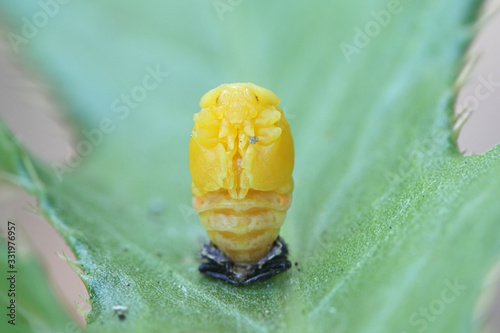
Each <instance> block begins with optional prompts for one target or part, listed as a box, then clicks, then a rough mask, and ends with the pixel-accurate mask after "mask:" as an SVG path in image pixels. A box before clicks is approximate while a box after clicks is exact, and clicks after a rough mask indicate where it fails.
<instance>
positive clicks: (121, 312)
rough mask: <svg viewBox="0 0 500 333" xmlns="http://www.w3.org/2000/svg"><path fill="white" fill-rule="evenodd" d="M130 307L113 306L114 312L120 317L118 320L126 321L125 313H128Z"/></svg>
mask: <svg viewBox="0 0 500 333" xmlns="http://www.w3.org/2000/svg"><path fill="white" fill-rule="evenodd" d="M127 309H128V307H126V306H125V305H114V306H113V312H114V313H115V314H116V315H117V316H118V319H120V320H124V319H125V318H126V317H127V316H126V315H125V312H126V311H127Z"/></svg>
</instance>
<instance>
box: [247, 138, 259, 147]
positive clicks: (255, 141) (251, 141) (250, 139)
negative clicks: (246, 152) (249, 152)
mask: <svg viewBox="0 0 500 333" xmlns="http://www.w3.org/2000/svg"><path fill="white" fill-rule="evenodd" d="M248 142H250V143H251V144H253V145H254V144H256V143H257V142H259V138H258V137H256V136H250V137H248Z"/></svg>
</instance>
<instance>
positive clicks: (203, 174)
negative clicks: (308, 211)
mask: <svg viewBox="0 0 500 333" xmlns="http://www.w3.org/2000/svg"><path fill="white" fill-rule="evenodd" d="M279 102H280V100H279V98H278V97H277V96H276V95H275V94H274V93H272V92H271V91H269V90H267V89H264V88H261V87H259V86H256V85H254V84H252V83H233V84H223V85H221V86H219V87H217V88H215V89H213V90H211V91H209V92H208V93H207V94H205V95H204V96H203V97H202V98H201V101H200V107H201V111H200V112H199V113H197V114H195V115H194V121H195V124H194V128H193V131H192V134H191V140H190V143H189V169H190V172H191V177H192V178H193V182H192V185H191V189H192V192H193V207H194V209H195V210H196V211H197V212H198V213H199V214H200V221H201V224H202V225H203V227H204V228H205V229H206V230H207V233H208V236H209V238H210V240H211V241H212V242H213V243H214V244H215V245H217V247H218V248H219V249H220V250H221V251H222V252H223V253H224V254H226V255H227V256H228V257H229V258H231V259H232V260H233V261H234V262H238V263H252V262H256V261H258V260H259V259H260V258H262V257H263V256H265V255H266V254H267V253H268V252H269V250H270V249H271V247H272V244H273V242H274V241H275V240H276V238H277V237H278V234H279V231H280V228H281V225H282V224H283V222H284V220H285V216H286V211H287V209H288V208H289V207H290V204H291V200H292V191H293V179H292V171H293V163H294V149H293V140H292V135H291V132H290V127H289V125H288V122H287V121H286V119H285V116H284V114H283V111H282V110H281V109H280V108H279V107H278V104H279Z"/></svg>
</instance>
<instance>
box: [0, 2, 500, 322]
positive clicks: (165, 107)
mask: <svg viewBox="0 0 500 333" xmlns="http://www.w3.org/2000/svg"><path fill="white" fill-rule="evenodd" d="M47 1H48V3H49V2H50V3H51V4H52V5H53V7H52V8H53V12H54V13H55V11H56V10H55V9H54V8H57V13H55V14H54V15H52V16H50V15H48V14H47V15H46V16H47V21H46V23H45V24H43V25H42V24H39V27H38V28H37V27H36V26H35V28H36V29H34V30H37V32H36V34H35V33H33V34H34V36H32V37H30V38H27V37H26V39H27V42H26V43H24V44H23V43H20V44H17V45H16V44H15V43H13V47H14V48H15V46H17V47H18V49H19V51H20V53H21V54H22V55H23V56H24V57H25V59H26V61H27V62H29V63H30V66H31V67H32V68H36V70H37V71H38V73H39V74H40V75H41V76H42V77H44V78H45V79H46V80H47V81H48V82H49V83H50V84H51V85H52V87H53V88H54V93H55V95H56V96H58V97H59V98H60V100H61V103H62V104H63V105H64V106H65V107H66V109H67V110H68V112H69V113H70V114H71V115H73V117H74V119H75V120H76V121H77V122H78V123H79V126H80V131H81V140H80V141H79V142H78V144H77V148H76V150H77V152H76V156H77V158H75V157H74V156H73V157H72V158H70V157H69V156H68V159H67V161H66V162H65V163H60V164H56V163H52V164H51V165H44V164H42V163H39V162H37V161H35V160H33V159H30V158H29V157H28V156H27V155H26V153H25V151H24V149H23V148H22V147H19V146H18V144H17V143H16V142H15V140H13V139H12V138H11V137H10V136H9V134H8V133H7V131H6V130H5V128H3V127H2V128H0V137H1V138H2V140H1V141H0V153H2V155H5V158H4V156H2V159H1V161H2V162H1V163H0V165H1V166H2V167H3V169H4V174H5V175H8V176H9V177H10V178H12V177H14V179H15V180H16V181H18V182H20V183H22V184H23V185H24V186H25V187H26V188H28V189H29V190H31V191H32V192H34V193H35V194H36V195H37V197H38V199H39V202H40V206H41V208H42V210H43V211H44V212H45V214H46V215H47V217H48V219H49V220H50V221H51V222H52V223H53V224H54V226H55V227H56V228H57V229H58V230H59V232H60V233H61V234H62V235H63V237H64V238H65V239H66V240H67V242H68V244H69V245H70V246H71V247H72V249H73V250H74V252H75V255H76V256H77V258H78V262H79V264H80V267H81V268H82V270H83V271H84V273H85V275H84V277H83V281H84V283H85V284H86V286H87V288H88V291H89V294H90V302H91V304H92V311H91V312H90V314H89V315H88V317H87V320H88V330H89V331H100V332H107V331H122V330H126V331H137V332H145V331H161V330H168V331H169V332H185V331H204V332H221V331H222V332H232V331H238V332H247V331H249V332H250V331H251V332H276V331H277V332H302V331H304V330H305V331H311V332H330V331H332V330H335V331H342V332H367V331H370V332H396V331H397V332H399V331H407V332H413V331H424V330H425V331H426V332H469V331H471V330H477V329H478V322H477V320H476V318H474V317H473V309H474V305H475V302H476V300H477V298H478V296H479V293H480V290H481V285H482V281H483V279H484V277H485V276H486V274H487V272H488V271H489V269H490V268H491V267H492V265H493V263H494V262H495V260H497V259H498V255H499V253H500V238H499V237H498V235H499V233H500V224H499V223H498V216H499V215H500V208H499V207H498V203H497V201H498V200H497V198H498V197H499V195H500V176H499V175H500V149H499V148H498V147H496V148H494V149H492V150H491V151H489V152H488V153H486V154H484V155H482V156H471V157H462V156H461V155H460V153H459V151H458V149H457V147H456V144H455V140H454V139H455V134H454V133H453V131H452V129H451V128H452V125H453V124H452V105H453V102H454V98H455V93H456V90H455V89H456V86H455V80H456V78H457V76H458V72H459V70H460V68H461V67H462V66H463V64H464V53H465V51H466V48H467V46H468V45H469V43H470V40H471V38H472V36H473V32H474V22H475V20H476V16H477V12H478V8H479V6H480V5H481V1H479V0H460V1H456V0H455V1H451V0H432V1H431V0H422V1H418V2H416V1H402V2H400V3H399V5H397V6H396V5H394V4H395V3H396V2H384V1H372V2H370V3H369V4H368V3H366V2H363V1H360V0H359V1H349V2H347V1H346V2H328V3H326V2H320V1H309V2H305V1H304V2H302V1H273V2H270V3H269V2H265V1H263V0H259V1H258V0H256V1H223V0H221V1H214V2H209V1H193V0H192V1H183V2H173V1H168V2H163V3H156V2H155V3H153V2H148V1H146V2H144V1H143V2H140V3H131V2H130V3H129V2H127V3H122V2H120V3H118V2H113V1H99V2H97V1H95V2H91V1H86V2H69V3H67V4H59V5H57V4H58V3H59V2H56V0H51V1H49V0H47ZM221 3H222V4H225V5H226V7H224V6H223V5H221ZM40 6H41V5H39V4H37V2H36V1H24V2H23V3H22V4H21V3H18V2H12V1H5V0H2V1H0V10H1V11H2V12H3V13H4V16H5V17H6V19H7V21H8V25H7V27H8V28H7V31H8V32H7V36H9V34H10V36H11V37H12V36H13V34H16V35H17V36H23V29H24V33H25V36H26V31H29V28H26V26H27V25H28V23H26V22H35V21H36V20H37V17H39V16H40V17H41V16H43V15H42V14H40V12H41V11H43V9H42V7H40ZM228 8H229V9H228ZM224 9H226V10H225V11H224ZM390 10H392V12H391V11H390ZM37 15H38V16H37ZM22 18H25V19H24V20H23V19H22ZM38 19H39V20H40V18H38ZM36 22H38V21H36ZM39 23H40V22H39ZM33 24H35V23H33ZM26 29H28V30H26ZM8 38H9V37H8ZM11 39H12V38H11ZM349 50H350V51H352V52H350V51H349ZM353 50H354V51H353ZM152 72H154V73H156V74H151V73H152ZM167 73H168V74H167ZM246 81H250V82H254V83H256V84H258V85H261V86H263V87H266V88H268V89H271V90H272V91H274V92H275V93H276V94H277V95H278V96H279V97H281V100H282V103H281V105H282V107H283V109H284V110H285V114H286V115H287V118H288V119H289V122H290V125H291V128H292V133H293V135H294V140H295V147H296V168H295V171H294V179H295V184H296V187H295V191H294V203H293V205H292V208H291V209H290V211H289V213H288V216H287V220H286V222H285V225H284V227H283V228H282V232H281V235H282V236H283V237H284V239H285V240H286V241H287V243H288V245H289V248H290V251H291V255H290V259H291V260H292V261H293V262H298V267H294V268H293V269H291V270H290V271H288V272H286V273H284V274H281V275H280V276H277V277H275V278H273V279H272V280H270V281H269V282H267V283H263V284H255V285H252V286H249V287H245V288H235V287H233V286H230V285H226V284H224V283H221V282H218V281H214V280H211V279H208V278H206V277H204V276H201V275H200V274H199V273H198V272H197V265H198V260H197V257H198V254H199V250H200V248H201V244H202V243H203V242H204V241H205V240H206V236H205V231H204V230H203V229H202V228H201V226H200V225H199V223H198V221H197V217H196V215H195V214H194V213H193V210H192V209H191V208H190V197H191V194H190V176H189V172H188V162H187V147H188V141H189V135H190V131H191V127H192V124H193V121H192V115H193V113H195V112H197V111H198V106H197V103H198V100H199V98H200V97H201V96H202V95H203V94H204V93H205V92H206V91H208V90H210V89H212V88H214V87H216V86H217V85H219V84H221V83H225V82H246ZM153 86H154V87H153ZM146 88H148V89H146ZM127 96H128V97H127ZM127 99H129V101H128V102H127ZM78 157H81V158H78ZM116 305H123V306H126V307H127V310H126V313H125V314H126V318H125V319H124V320H121V319H119V318H118V316H117V315H116V313H115V312H114V311H113V306H116Z"/></svg>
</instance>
